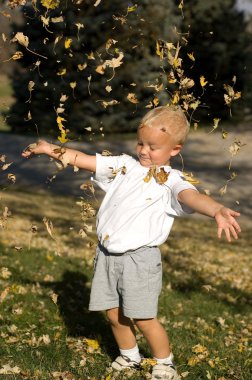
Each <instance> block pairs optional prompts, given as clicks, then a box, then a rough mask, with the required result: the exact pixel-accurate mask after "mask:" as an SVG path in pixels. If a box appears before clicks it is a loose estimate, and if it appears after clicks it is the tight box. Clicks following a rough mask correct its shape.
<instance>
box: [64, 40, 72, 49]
mask: <svg viewBox="0 0 252 380" xmlns="http://www.w3.org/2000/svg"><path fill="white" fill-rule="evenodd" d="M72 41H73V40H72V38H66V39H65V49H69V48H70V46H71V43H72Z"/></svg>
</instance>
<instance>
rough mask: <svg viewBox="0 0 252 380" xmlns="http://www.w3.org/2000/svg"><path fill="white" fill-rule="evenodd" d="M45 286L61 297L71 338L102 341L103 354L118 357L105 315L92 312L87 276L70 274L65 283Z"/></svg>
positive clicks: (63, 312) (63, 315) (63, 276)
mask: <svg viewBox="0 0 252 380" xmlns="http://www.w3.org/2000/svg"><path fill="white" fill-rule="evenodd" d="M41 286H43V287H50V288H51V289H52V290H53V291H54V292H55V293H56V294H58V301H57V305H58V308H59V313H60V316H61V318H62V319H63V322H64V325H65V327H66V329H67V334H68V336H70V337H80V338H83V337H86V338H89V339H98V340H99V341H101V346H102V348H103V351H104V352H106V353H107V354H108V355H109V356H111V357H114V356H115V354H116V344H115V342H114V338H113V336H112V332H111V329H110V326H109V323H108V322H107V320H106V317H105V315H104V314H103V313H102V312H90V311H89V310H88V304H89V295H90V288H89V286H88V278H87V276H86V275H85V274H83V273H81V272H77V271H70V270H66V271H65V272H64V273H63V275H62V279H61V281H58V282H53V283H50V284H48V283H41Z"/></svg>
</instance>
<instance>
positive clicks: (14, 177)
mask: <svg viewBox="0 0 252 380" xmlns="http://www.w3.org/2000/svg"><path fill="white" fill-rule="evenodd" d="M7 178H8V180H9V181H11V182H12V183H15V182H16V176H15V174H13V173H8V176H7Z"/></svg>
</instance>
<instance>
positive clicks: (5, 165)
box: [1, 162, 13, 170]
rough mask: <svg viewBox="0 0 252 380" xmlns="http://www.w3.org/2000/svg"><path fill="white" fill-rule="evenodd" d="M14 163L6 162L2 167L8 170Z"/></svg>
mask: <svg viewBox="0 0 252 380" xmlns="http://www.w3.org/2000/svg"><path fill="white" fill-rule="evenodd" d="M12 164H13V162H10V163H9V164H4V165H3V166H2V167H1V169H2V170H7V169H8V168H9V167H10V166H11V165H12Z"/></svg>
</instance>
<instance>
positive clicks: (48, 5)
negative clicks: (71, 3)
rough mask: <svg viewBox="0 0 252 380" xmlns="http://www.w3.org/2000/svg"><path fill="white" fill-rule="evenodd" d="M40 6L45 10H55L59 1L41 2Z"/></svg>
mask: <svg viewBox="0 0 252 380" xmlns="http://www.w3.org/2000/svg"><path fill="white" fill-rule="evenodd" d="M41 4H42V5H43V7H45V8H46V9H56V8H58V6H59V4H60V0H41Z"/></svg>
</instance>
